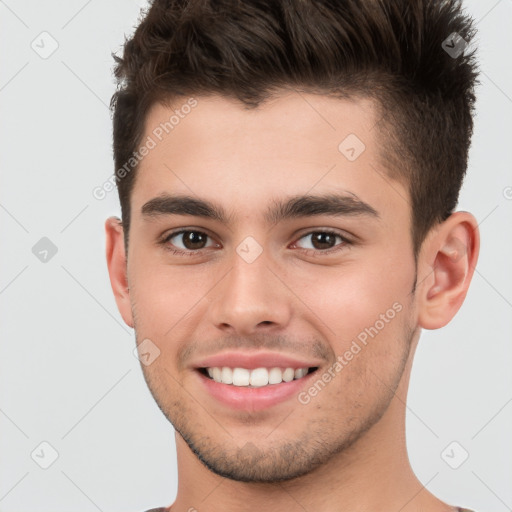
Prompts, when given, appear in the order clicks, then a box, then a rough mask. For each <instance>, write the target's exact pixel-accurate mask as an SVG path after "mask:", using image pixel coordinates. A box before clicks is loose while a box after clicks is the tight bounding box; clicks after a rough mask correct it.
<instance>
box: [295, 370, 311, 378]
mask: <svg viewBox="0 0 512 512" xmlns="http://www.w3.org/2000/svg"><path fill="white" fill-rule="evenodd" d="M307 373H308V369H307V368H297V369H296V370H295V375H294V376H295V378H296V379H300V378H301V377H304V375H306V374H307Z"/></svg>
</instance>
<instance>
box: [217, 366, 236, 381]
mask: <svg viewBox="0 0 512 512" xmlns="http://www.w3.org/2000/svg"><path fill="white" fill-rule="evenodd" d="M220 377H221V380H222V382H224V384H233V370H232V369H231V368H228V367H227V366H224V367H223V368H222V372H221V374H220Z"/></svg>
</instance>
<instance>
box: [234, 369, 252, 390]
mask: <svg viewBox="0 0 512 512" xmlns="http://www.w3.org/2000/svg"><path fill="white" fill-rule="evenodd" d="M250 377H251V372H250V370H246V369H245V368H234V369H233V386H248V385H249V381H250Z"/></svg>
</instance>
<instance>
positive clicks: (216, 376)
mask: <svg viewBox="0 0 512 512" xmlns="http://www.w3.org/2000/svg"><path fill="white" fill-rule="evenodd" d="M213 380H215V381H217V382H221V370H220V368H217V367H215V368H213Z"/></svg>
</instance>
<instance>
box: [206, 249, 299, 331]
mask: <svg viewBox="0 0 512 512" xmlns="http://www.w3.org/2000/svg"><path fill="white" fill-rule="evenodd" d="M278 276H279V274H278V272H276V271H275V270H271V268H270V267H269V266H268V261H267V258H266V257H265V256H264V253H263V254H261V255H260V256H259V257H258V258H257V259H256V260H255V261H253V262H251V263H248V262H246V261H244V260H243V259H242V258H241V257H239V256H238V254H236V253H235V254H234V256H233V265H232V267H231V269H230V270H229V272H228V273H227V275H226V276H225V277H224V279H222V280H221V281H220V283H219V284H218V286H216V287H215V288H214V290H212V291H215V294H212V295H211V297H212V302H211V305H210V307H209V316H210V320H211V322H212V323H213V324H214V325H215V327H217V328H218V329H220V330H222V331H224V332H226V333H229V334H231V335H240V336H242V335H244V336H247V335H250V334H255V333H257V332H261V331H263V330H265V331H269V330H281V329H284V328H285V327H286V326H287V325H288V323H289V322H290V318H291V312H292V304H291V299H292V295H291V293H290V292H289V290H288V289H287V288H286V286H285V285H284V284H283V282H282V280H281V279H280V278H279V277H278Z"/></svg>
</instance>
